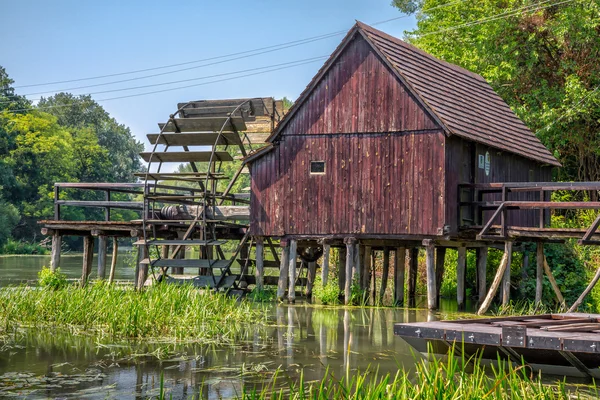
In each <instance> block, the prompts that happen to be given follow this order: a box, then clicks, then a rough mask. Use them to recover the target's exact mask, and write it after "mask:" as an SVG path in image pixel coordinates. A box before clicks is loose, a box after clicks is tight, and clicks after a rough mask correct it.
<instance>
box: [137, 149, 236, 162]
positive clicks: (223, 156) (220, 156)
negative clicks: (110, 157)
mask: <svg viewBox="0 0 600 400" xmlns="http://www.w3.org/2000/svg"><path fill="white" fill-rule="evenodd" d="M153 154H154V155H153ZM211 155H212V152H210V151H173V152H159V153H151V152H144V153H140V156H141V157H142V158H143V159H144V161H146V162H150V157H151V156H152V161H153V162H159V161H162V162H176V163H182V162H208V161H210V159H211ZM212 160H213V161H233V158H232V157H231V155H229V153H228V152H226V151H216V152H215V155H214V157H212Z"/></svg>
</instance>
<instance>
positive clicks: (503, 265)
mask: <svg viewBox="0 0 600 400" xmlns="http://www.w3.org/2000/svg"><path fill="white" fill-rule="evenodd" d="M509 254H512V242H510V241H507V242H505V243H504V255H503V256H502V260H501V261H500V266H499V267H498V270H497V271H496V275H495V276H494V280H493V281H492V286H491V287H490V290H489V291H488V293H487V295H486V297H485V299H484V300H483V303H481V306H480V307H479V310H477V315H483V314H485V313H486V312H487V310H488V309H489V308H490V305H491V304H492V300H493V299H494V296H495V295H496V292H497V291H498V287H499V286H500V282H501V280H502V277H503V276H504V271H505V270H506V267H507V266H508V257H509V256H508V255H509Z"/></svg>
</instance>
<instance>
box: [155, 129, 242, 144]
mask: <svg viewBox="0 0 600 400" xmlns="http://www.w3.org/2000/svg"><path fill="white" fill-rule="evenodd" d="M146 136H147V137H148V140H149V141H150V144H156V142H157V141H158V144H166V145H169V146H214V145H215V144H216V145H218V146H225V145H232V144H239V143H240V141H241V139H240V135H239V134H238V133H236V132H223V134H221V136H220V137H219V133H218V132H189V133H163V134H162V135H160V136H159V134H158V133H149V134H148V135H146ZM217 139H219V141H218V142H217Z"/></svg>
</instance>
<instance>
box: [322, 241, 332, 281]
mask: <svg viewBox="0 0 600 400" xmlns="http://www.w3.org/2000/svg"><path fill="white" fill-rule="evenodd" d="M330 252H331V246H330V245H328V244H327V243H324V244H323V265H322V266H321V282H323V287H325V286H327V281H328V280H329V253H330Z"/></svg>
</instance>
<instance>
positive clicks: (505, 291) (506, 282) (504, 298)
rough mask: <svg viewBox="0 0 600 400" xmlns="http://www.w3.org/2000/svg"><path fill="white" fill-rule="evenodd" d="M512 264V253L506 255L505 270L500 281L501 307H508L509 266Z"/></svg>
mask: <svg viewBox="0 0 600 400" xmlns="http://www.w3.org/2000/svg"><path fill="white" fill-rule="evenodd" d="M511 263H512V251H511V252H510V253H508V256H507V260H506V269H505V270H504V277H503V279H502V305H503V306H506V305H508V302H509V301H510V264H511Z"/></svg>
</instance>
